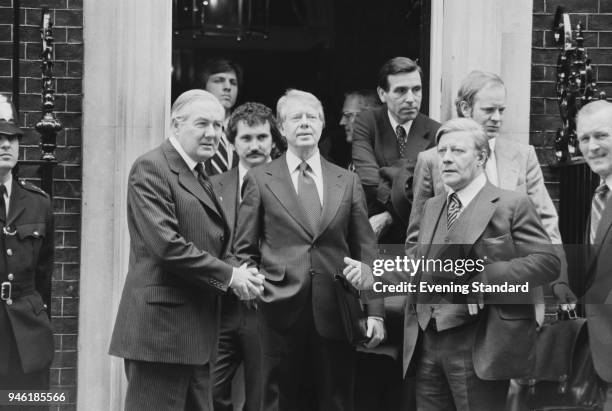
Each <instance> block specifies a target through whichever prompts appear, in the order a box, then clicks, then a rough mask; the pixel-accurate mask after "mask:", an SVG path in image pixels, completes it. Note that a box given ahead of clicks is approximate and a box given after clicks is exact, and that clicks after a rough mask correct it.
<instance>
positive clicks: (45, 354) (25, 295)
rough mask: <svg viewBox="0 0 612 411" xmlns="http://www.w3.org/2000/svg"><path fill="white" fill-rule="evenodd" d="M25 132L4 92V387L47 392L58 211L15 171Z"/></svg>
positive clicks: (0, 141)
mask: <svg viewBox="0 0 612 411" xmlns="http://www.w3.org/2000/svg"><path fill="white" fill-rule="evenodd" d="M22 135H23V132H22V131H21V129H20V128H19V127H18V126H17V125H16V124H15V110H14V108H13V107H12V104H11V103H9V102H8V100H7V98H6V97H5V96H2V95H0V253H1V254H2V256H0V283H1V285H0V287H1V289H0V390H9V391H12V392H19V391H21V390H41V391H44V390H48V389H49V366H50V365H51V361H52V360H53V352H54V342H53V331H52V328H51V323H50V312H51V275H52V273H53V251H54V244H53V213H52V209H51V201H50V199H49V196H48V195H47V194H45V193H44V192H43V191H42V190H41V189H40V188H38V187H35V186H34V185H32V184H30V183H27V182H26V181H25V180H18V179H17V176H16V175H15V173H14V171H15V166H16V165H17V159H18V158H19V139H20V138H21V136H22ZM4 395H5V398H4V399H6V394H4ZM5 405H8V404H5ZM0 408H2V409H4V408H3V407H2V406H0ZM8 408H10V409H11V410H12V409H15V410H31V409H39V406H31V405H24V406H19V405H17V406H14V408H13V406H9V407H8Z"/></svg>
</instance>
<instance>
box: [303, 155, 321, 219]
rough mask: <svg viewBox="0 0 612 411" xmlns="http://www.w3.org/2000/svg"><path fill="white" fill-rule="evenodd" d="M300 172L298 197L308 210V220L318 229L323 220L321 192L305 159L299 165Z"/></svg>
mask: <svg viewBox="0 0 612 411" xmlns="http://www.w3.org/2000/svg"><path fill="white" fill-rule="evenodd" d="M298 169H299V170H300V173H299V174H298V198H299V199H300V203H301V204H302V206H303V207H304V210H305V211H306V215H307V216H308V220H310V223H311V225H312V228H314V229H316V228H317V227H318V226H319V221H320V220H321V210H322V208H321V200H320V198H319V192H318V191H317V185H316V184H315V182H314V180H313V178H312V177H311V176H310V174H308V172H307V171H310V166H309V165H308V163H306V162H305V161H303V162H302V164H300V165H299V166H298Z"/></svg>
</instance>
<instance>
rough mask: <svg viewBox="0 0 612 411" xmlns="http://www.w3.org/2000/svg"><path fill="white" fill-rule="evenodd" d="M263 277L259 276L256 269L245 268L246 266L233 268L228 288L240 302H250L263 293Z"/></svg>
mask: <svg viewBox="0 0 612 411" xmlns="http://www.w3.org/2000/svg"><path fill="white" fill-rule="evenodd" d="M264 279H265V277H264V276H263V274H259V271H258V270H257V268H254V267H251V268H247V266H246V264H242V265H241V266H240V267H238V268H236V267H234V269H233V271H232V283H231V284H230V288H231V289H232V291H233V292H234V294H236V295H237V296H238V298H240V299H241V300H252V299H254V298H257V297H260V296H261V294H262V293H263V290H264V287H263V283H264Z"/></svg>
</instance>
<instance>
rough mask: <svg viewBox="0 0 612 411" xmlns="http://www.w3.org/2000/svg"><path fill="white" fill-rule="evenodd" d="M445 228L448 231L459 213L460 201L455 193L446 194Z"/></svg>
mask: <svg viewBox="0 0 612 411" xmlns="http://www.w3.org/2000/svg"><path fill="white" fill-rule="evenodd" d="M447 213H448V214H447V217H448V219H447V225H446V227H447V229H448V230H449V231H450V229H451V227H452V226H453V224H455V221H457V219H458V218H459V213H461V201H460V200H459V197H458V196H457V193H452V194H451V195H450V196H448V211H447Z"/></svg>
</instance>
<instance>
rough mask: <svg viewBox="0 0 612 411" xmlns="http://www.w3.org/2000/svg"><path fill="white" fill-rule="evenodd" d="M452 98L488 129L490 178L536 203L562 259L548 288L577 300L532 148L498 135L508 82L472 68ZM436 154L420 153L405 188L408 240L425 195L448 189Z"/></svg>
mask: <svg viewBox="0 0 612 411" xmlns="http://www.w3.org/2000/svg"><path fill="white" fill-rule="evenodd" d="M455 104H456V108H457V115H458V116H459V117H465V118H471V119H473V120H475V121H476V122H477V123H479V124H480V125H481V126H482V128H483V129H484V130H485V132H486V134H487V137H488V141H489V147H490V149H491V157H490V158H489V160H488V161H487V166H486V170H485V173H486V176H487V179H488V180H489V182H490V183H491V184H493V185H495V186H497V187H500V188H503V189H506V190H512V191H517V192H520V193H525V194H527V195H528V196H529V199H530V200H531V202H532V203H533V204H534V205H535V208H536V210H537V212H538V216H539V217H540V219H541V220H542V223H543V224H544V228H545V229H546V233H547V234H548V236H549V237H550V239H551V241H552V242H553V244H558V246H557V247H555V249H556V251H557V253H558V255H559V258H560V259H561V263H562V270H561V276H560V277H559V279H558V280H557V281H555V282H554V283H553V285H552V291H553V293H554V295H555V296H556V297H557V299H558V300H559V302H560V303H568V302H575V301H576V297H575V296H574V294H573V293H572V291H571V290H570V289H569V286H568V278H567V264H566V260H565V253H564V252H563V249H562V247H561V243H562V241H561V234H560V233H559V225H558V221H559V218H558V217H557V211H556V209H555V206H554V204H553V202H552V200H551V198H550V195H549V194H548V191H547V190H546V186H545V185H544V178H543V176H542V170H541V169H540V165H539V163H538V158H537V156H536V153H535V150H534V148H533V146H530V145H526V144H520V143H516V142H513V141H512V140H510V139H507V138H502V137H500V136H499V133H500V129H501V126H502V122H503V117H504V112H505V110H506V88H505V86H504V83H503V81H502V79H501V78H500V77H499V76H498V75H496V74H493V73H488V72H484V71H472V72H471V73H470V74H468V76H467V77H466V78H465V79H464V80H463V82H462V83H461V86H460V88H459V91H458V92H457V99H456V102H455ZM437 157H438V155H437V152H436V149H435V148H432V149H430V150H427V151H424V152H422V153H420V154H419V156H418V159H417V163H416V168H415V170H414V181H413V184H412V190H411V192H406V196H407V197H408V196H410V195H412V196H413V197H414V201H413V205H412V212H411V214H410V223H409V225H408V234H407V242H414V241H416V239H417V237H418V235H419V228H420V225H421V224H422V223H423V214H424V205H425V202H426V201H427V199H429V198H431V197H433V196H435V195H438V194H442V193H444V192H446V188H445V186H444V182H443V179H442V173H441V171H440V163H439V161H438V158H437ZM540 307H541V308H543V306H540ZM543 317H544V311H543V309H539V310H538V320H539V321H542V320H543Z"/></svg>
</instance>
